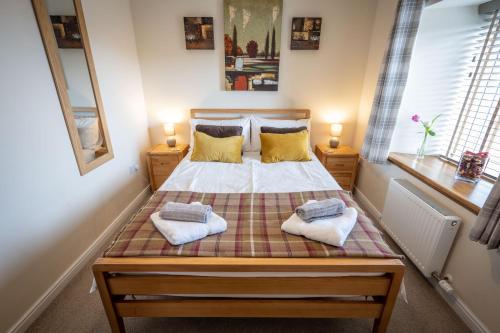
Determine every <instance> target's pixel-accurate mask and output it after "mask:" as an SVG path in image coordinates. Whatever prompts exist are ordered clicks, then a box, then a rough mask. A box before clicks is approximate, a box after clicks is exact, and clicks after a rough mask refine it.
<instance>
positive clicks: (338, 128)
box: [330, 123, 344, 148]
mask: <svg viewBox="0 0 500 333" xmlns="http://www.w3.org/2000/svg"><path fill="white" fill-rule="evenodd" d="M343 128H344V126H343V125H342V124H339V123H333V124H331V125H330V135H331V136H332V138H331V139H330V148H337V147H338V146H339V144H340V140H339V137H340V136H341V135H342V129H343Z"/></svg>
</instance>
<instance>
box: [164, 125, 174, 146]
mask: <svg viewBox="0 0 500 333" xmlns="http://www.w3.org/2000/svg"><path fill="white" fill-rule="evenodd" d="M163 131H164V132H165V135H166V136H167V145H168V146H169V147H175V145H176V143H177V142H176V140H175V137H174V135H175V124H174V123H164V124H163Z"/></svg>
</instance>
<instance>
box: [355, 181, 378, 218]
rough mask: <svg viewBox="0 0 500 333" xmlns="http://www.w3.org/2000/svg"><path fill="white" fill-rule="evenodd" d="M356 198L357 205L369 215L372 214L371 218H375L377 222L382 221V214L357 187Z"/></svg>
mask: <svg viewBox="0 0 500 333" xmlns="http://www.w3.org/2000/svg"><path fill="white" fill-rule="evenodd" d="M354 198H355V199H356V201H357V203H358V204H359V205H360V206H361V207H362V208H363V209H364V210H366V211H368V213H370V215H371V216H373V217H374V218H375V219H376V221H377V222H380V221H381V219H382V213H381V212H380V211H379V210H378V209H377V207H375V206H374V205H373V204H372V203H371V201H370V200H368V198H367V197H366V195H364V194H363V192H361V191H360V190H359V188H357V187H355V188H354Z"/></svg>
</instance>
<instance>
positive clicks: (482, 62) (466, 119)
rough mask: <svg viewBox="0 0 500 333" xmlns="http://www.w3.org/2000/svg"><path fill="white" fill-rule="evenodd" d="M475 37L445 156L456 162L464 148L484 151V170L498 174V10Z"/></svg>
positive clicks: (499, 96) (499, 33) (499, 150)
mask: <svg viewBox="0 0 500 333" xmlns="http://www.w3.org/2000/svg"><path fill="white" fill-rule="evenodd" d="M486 20H487V24H486V25H485V26H484V27H483V28H482V29H481V31H480V33H479V35H478V36H477V37H478V38H477V46H476V49H477V52H476V53H475V54H474V56H473V59H472V60H473V67H472V70H471V72H470V74H469V77H470V81H469V86H468V87H467V90H466V93H465V96H464V100H463V104H462V108H461V110H460V114H459V115H458V120H457V122H456V125H455V128H454V130H453V134H452V136H451V140H450V143H449V145H448V149H447V151H446V154H445V157H446V158H448V159H450V160H452V161H455V162H458V160H459V159H460V156H461V155H462V153H463V152H465V151H472V152H479V151H487V152H489V154H490V161H489V163H488V165H487V167H486V171H485V173H486V174H487V175H489V176H491V177H495V178H496V177H498V175H499V173H500V132H499V130H500V128H499V127H500V122H499V120H500V119H499V117H500V114H499V106H500V104H499V101H500V15H499V13H498V10H497V11H495V12H494V13H493V14H491V15H490V16H488V17H487V18H486Z"/></svg>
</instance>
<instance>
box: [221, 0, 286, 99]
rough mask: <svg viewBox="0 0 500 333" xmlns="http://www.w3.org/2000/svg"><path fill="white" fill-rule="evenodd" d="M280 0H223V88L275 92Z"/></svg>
mask: <svg viewBox="0 0 500 333" xmlns="http://www.w3.org/2000/svg"><path fill="white" fill-rule="evenodd" d="M282 10H283V0H224V54H225V86H226V90H250V91H277V90H278V80H279V61H280V46H281V13H282Z"/></svg>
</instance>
